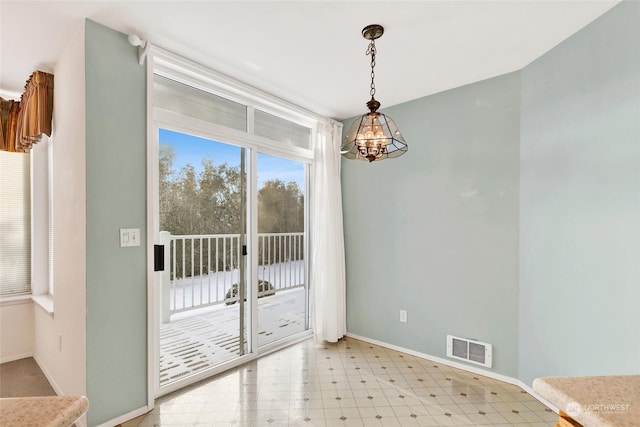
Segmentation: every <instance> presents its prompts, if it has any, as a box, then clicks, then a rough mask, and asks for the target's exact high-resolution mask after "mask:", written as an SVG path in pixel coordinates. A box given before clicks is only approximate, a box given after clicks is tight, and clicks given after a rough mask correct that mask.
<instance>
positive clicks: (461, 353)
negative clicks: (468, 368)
mask: <svg viewBox="0 0 640 427" xmlns="http://www.w3.org/2000/svg"><path fill="white" fill-rule="evenodd" d="M491 354H492V347H491V344H487V343H484V342H480V341H476V340H472V339H468V338H459V337H454V336H453V335H447V357H451V358H453V359H459V360H464V361H465V362H469V363H475V364H476V365H481V366H484V367H487V368H490V367H491V365H492V356H491Z"/></svg>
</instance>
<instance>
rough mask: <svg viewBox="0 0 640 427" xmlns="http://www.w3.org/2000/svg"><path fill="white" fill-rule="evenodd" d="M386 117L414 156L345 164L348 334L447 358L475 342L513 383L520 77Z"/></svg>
mask: <svg viewBox="0 0 640 427" xmlns="http://www.w3.org/2000/svg"><path fill="white" fill-rule="evenodd" d="M380 96H381V98H380V101H381V102H384V91H382V90H381V91H380ZM363 110H364V105H363ZM383 112H384V113H385V114H388V115H389V116H390V117H391V118H393V119H394V120H395V121H396V124H397V125H398V127H399V128H400V130H401V131H402V133H403V135H404V137H405V138H406V140H407V142H408V144H409V152H408V153H407V154H405V155H404V156H403V157H400V158H397V159H393V160H388V161H383V162H380V163H371V164H369V163H366V162H360V161H346V160H345V161H343V162H342V194H343V204H344V205H343V208H344V226H345V246H346V264H347V327H348V331H349V332H350V333H352V334H356V335H360V336H364V337H368V338H372V339H376V340H379V341H382V342H386V343H390V344H393V345H397V346H401V347H404V348H408V349H411V350H414V351H418V352H422V353H426V354H429V355H433V356H438V357H445V356H446V341H445V340H446V335H447V334H453V335H457V336H461V337H467V338H475V339H478V340H481V341H484V342H488V343H491V344H493V346H494V368H493V371H495V372H497V373H500V374H503V375H509V376H513V377H515V376H516V375H517V372H518V252H517V249H518V161H519V151H518V138H519V132H520V130H519V129H520V128H519V118H520V75H519V73H511V74H507V75H504V76H500V77H496V78H493V79H490V80H485V81H482V82H479V83H475V84H471V85H468V86H464V87H461V88H457V89H453V90H449V91H447V92H443V93H439V94H437V95H433V96H428V97H424V98H420V99H417V100H415V101H412V102H408V103H405V104H401V105H398V106H394V107H391V108H386V109H384V110H383ZM351 121H352V120H348V121H345V130H346V129H347V128H348V127H349V126H350V124H351ZM401 309H404V310H407V311H408V323H406V324H405V323H400V322H399V311H400V310H401ZM476 366H477V365H476Z"/></svg>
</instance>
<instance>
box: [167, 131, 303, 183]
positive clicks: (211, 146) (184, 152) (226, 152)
mask: <svg viewBox="0 0 640 427" xmlns="http://www.w3.org/2000/svg"><path fill="white" fill-rule="evenodd" d="M159 139H160V144H161V145H162V144H170V145H171V146H172V147H173V151H174V153H175V158H174V159H173V170H174V172H179V171H180V169H181V168H182V167H183V166H184V165H186V164H187V163H190V164H191V165H192V166H193V167H194V168H195V170H196V173H198V172H200V171H201V170H202V159H203V158H207V159H210V160H212V161H213V164H214V165H216V166H217V165H221V164H223V163H227V164H228V165H229V166H240V147H236V146H235V145H229V144H224V143H221V142H217V141H213V140H210V139H205V138H199V137H197V136H193V135H187V134H184V133H180V132H174V131H171V130H167V129H160V133H159ZM270 179H279V180H281V181H284V182H285V183H288V182H292V181H293V182H296V183H297V184H298V187H300V190H301V191H302V192H303V193H304V164H303V163H300V162H297V161H294V160H287V159H283V158H281V157H276V156H270V155H268V154H264V153H258V189H260V188H262V186H263V184H264V182H265V181H267V180H270Z"/></svg>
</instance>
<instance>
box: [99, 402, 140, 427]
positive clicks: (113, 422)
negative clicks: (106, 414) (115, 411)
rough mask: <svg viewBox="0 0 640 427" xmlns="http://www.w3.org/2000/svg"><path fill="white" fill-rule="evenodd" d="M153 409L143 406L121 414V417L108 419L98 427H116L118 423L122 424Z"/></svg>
mask: <svg viewBox="0 0 640 427" xmlns="http://www.w3.org/2000/svg"><path fill="white" fill-rule="evenodd" d="M150 410H151V409H149V407H148V406H143V407H142V408H138V409H134V410H133V411H131V412H128V413H126V414H124V415H120V416H119V417H116V418H114V419H112V420H109V421H106V422H104V423H102V424H99V425H97V426H96V427H114V426H117V425H118V424H122V423H124V422H127V421H129V420H132V419H134V418H135V417H139V416H140V415H144V414H146V413H147V412H149V411H150Z"/></svg>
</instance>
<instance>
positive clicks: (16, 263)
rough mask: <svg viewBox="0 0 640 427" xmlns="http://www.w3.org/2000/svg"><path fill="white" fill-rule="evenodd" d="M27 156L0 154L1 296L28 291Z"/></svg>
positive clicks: (29, 226)
mask: <svg viewBox="0 0 640 427" xmlns="http://www.w3.org/2000/svg"><path fill="white" fill-rule="evenodd" d="M29 161H30V155H29V154H27V153H11V152H7V151H1V152H0V296H13V295H21V294H28V293H30V292H31V190H30V182H31V179H30V171H29V169H30V168H29Z"/></svg>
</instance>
